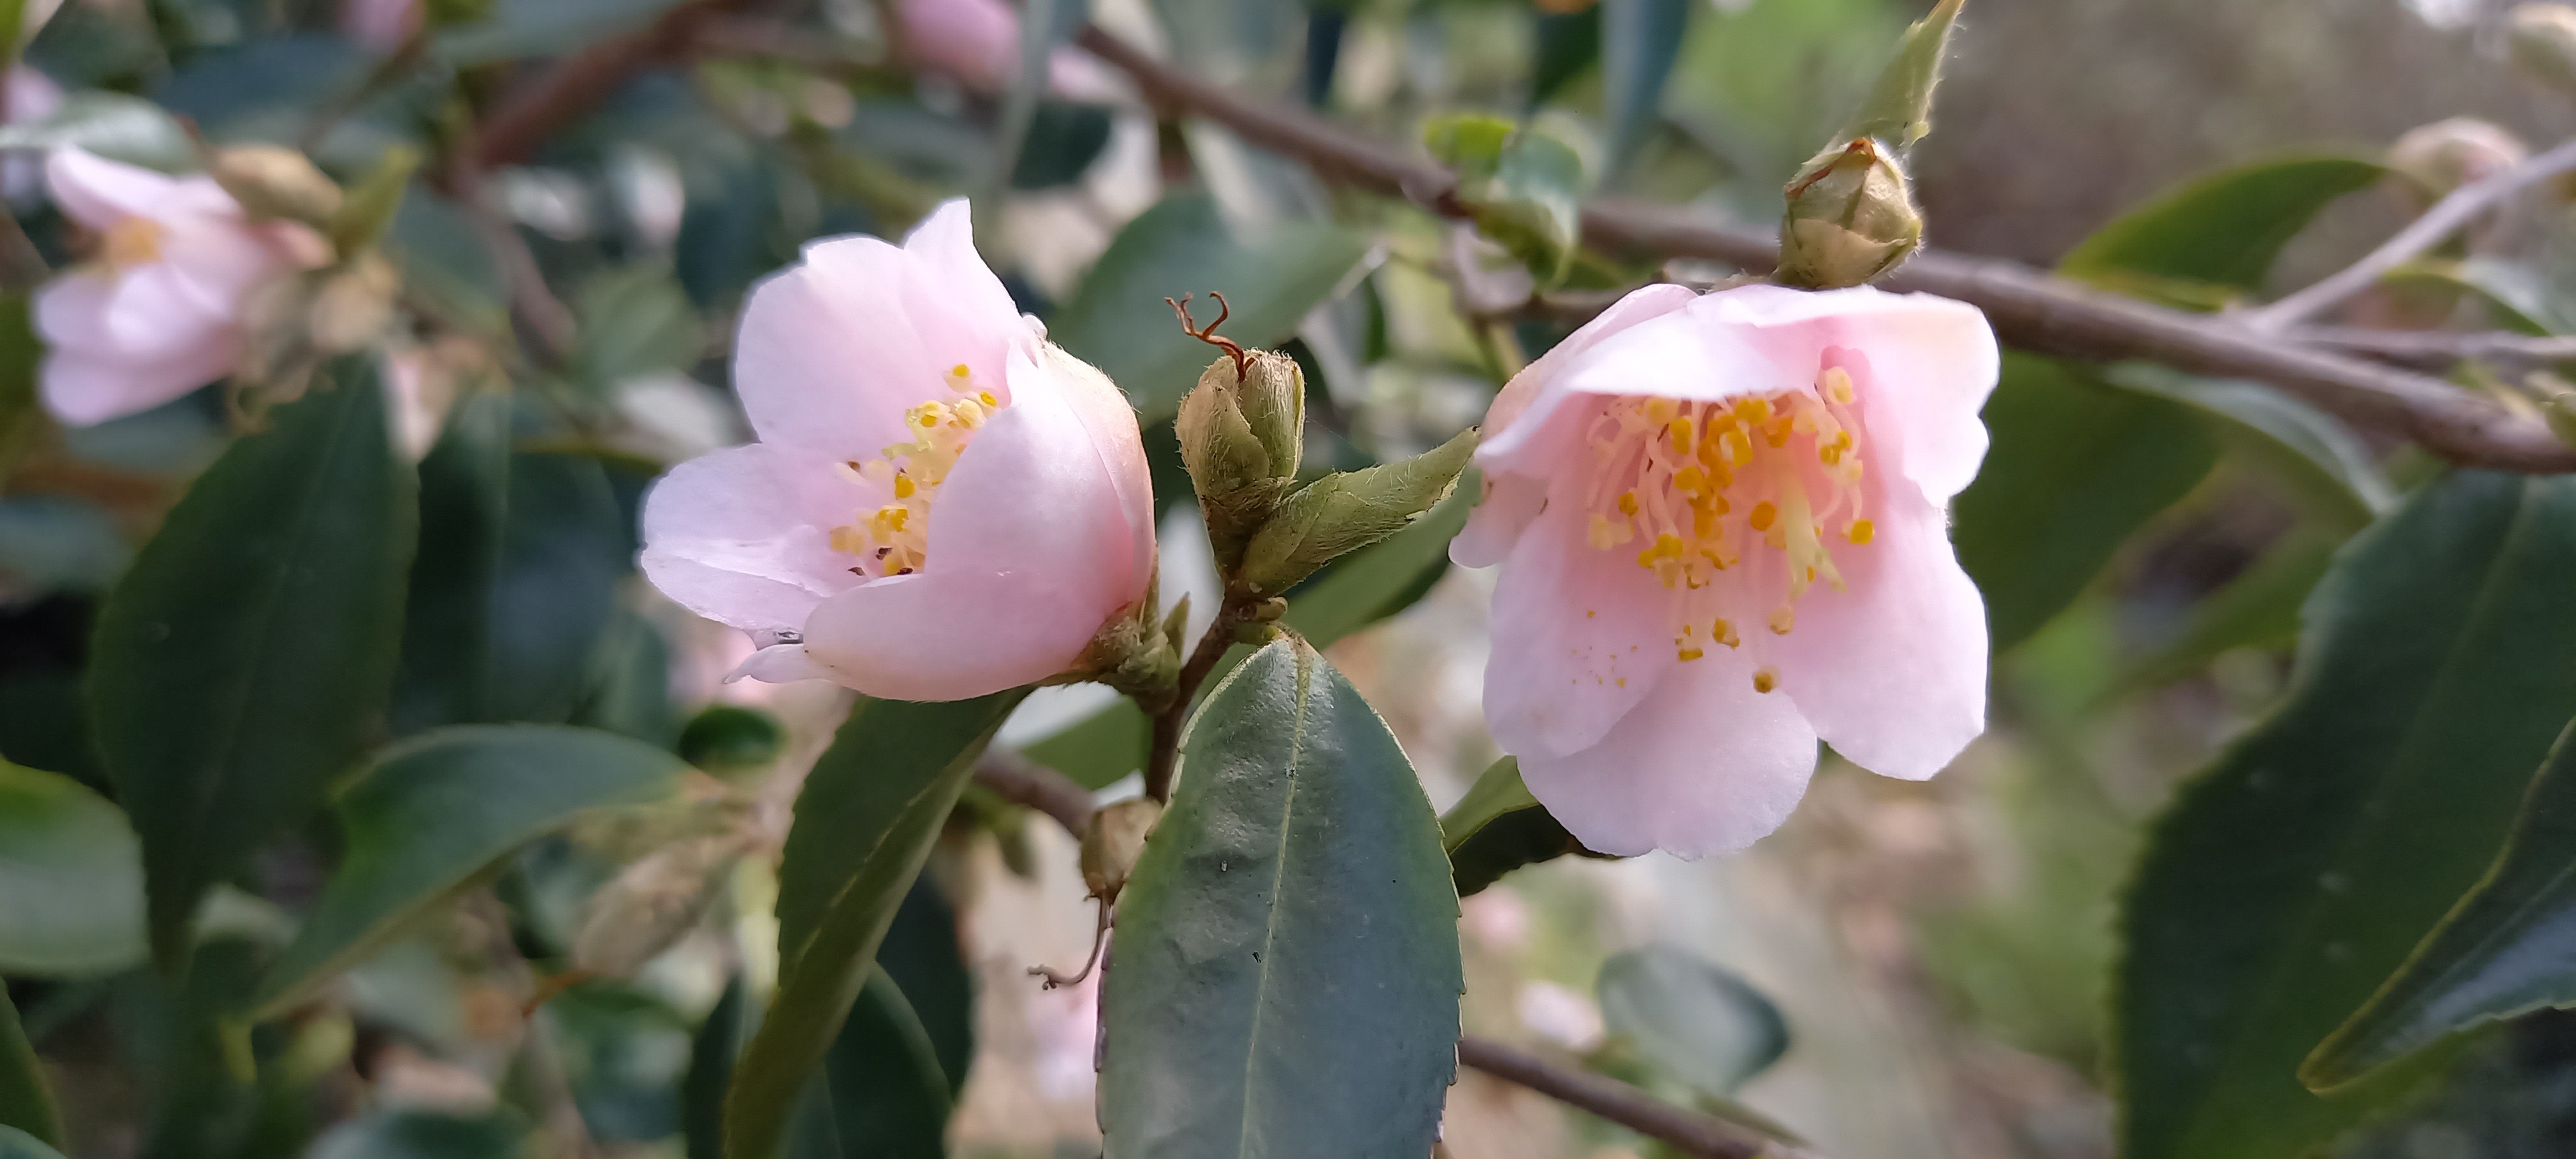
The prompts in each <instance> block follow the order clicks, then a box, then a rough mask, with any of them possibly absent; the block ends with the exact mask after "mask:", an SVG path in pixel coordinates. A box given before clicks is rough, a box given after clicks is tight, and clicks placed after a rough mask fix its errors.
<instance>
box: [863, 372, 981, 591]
mask: <svg viewBox="0 0 2576 1159" xmlns="http://www.w3.org/2000/svg"><path fill="white" fill-rule="evenodd" d="M943 385H945V386H946V387H947V388H948V391H949V393H950V395H951V396H952V397H949V398H946V399H932V400H930V401H929V402H925V403H922V404H921V405H919V406H916V407H913V408H911V409H910V410H907V411H905V412H903V421H904V429H905V430H907V431H909V432H911V433H912V436H913V437H912V440H911V441H910V442H902V443H896V444H894V445H893V446H890V447H887V448H886V449H885V451H884V452H883V453H882V454H881V455H879V456H878V457H877V458H874V459H870V460H868V461H867V462H865V463H862V462H859V461H858V460H856V459H853V460H851V461H849V462H847V463H844V464H842V465H841V469H842V470H844V471H848V472H850V474H851V475H852V476H853V477H856V478H858V479H862V480H865V481H867V482H870V483H874V484H876V485H878V486H880V487H883V488H885V489H886V490H887V491H889V492H891V493H892V494H893V495H894V502H892V503H887V504H885V505H883V506H880V507H878V508H877V509H876V510H874V511H862V512H860V513H859V517H858V519H857V520H856V521H855V522H852V523H849V524H846V525H844V526H840V527H835V528H833V529H832V550H834V551H839V552H845V553H848V554H850V555H855V556H857V557H859V563H858V566H856V567H853V568H851V569H850V571H851V572H852V573H854V574H857V575H862V576H866V577H867V578H869V579H877V578H880V577H883V576H890V575H910V574H912V573H913V572H916V571H919V570H921V565H922V563H923V561H924V560H925V559H926V558H927V557H928V555H929V548H930V501H931V500H932V499H935V498H937V497H938V495H939V485H940V484H941V483H944V482H946V481H947V479H948V472H950V471H951V470H954V469H955V468H956V466H957V457H958V456H959V455H962V454H965V453H966V444H967V443H968V442H969V441H971V440H972V439H973V438H974V437H975V430H976V428H978V427H981V426H983V425H984V424H985V422H986V421H988V420H990V419H991V418H992V417H993V412H995V411H998V410H1000V409H1002V407H1003V405H1004V404H1003V402H1002V400H1000V399H998V398H995V397H993V392H992V391H989V390H980V389H977V388H976V386H975V375H974V372H973V371H972V370H970V369H969V368H968V367H967V366H966V364H965V363H963V362H960V363H958V364H957V365H955V366H953V367H950V368H949V370H948V375H947V377H946V379H945V380H944V382H943Z"/></svg>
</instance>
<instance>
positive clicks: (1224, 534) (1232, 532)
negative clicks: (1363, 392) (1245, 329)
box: [1172, 303, 1306, 571]
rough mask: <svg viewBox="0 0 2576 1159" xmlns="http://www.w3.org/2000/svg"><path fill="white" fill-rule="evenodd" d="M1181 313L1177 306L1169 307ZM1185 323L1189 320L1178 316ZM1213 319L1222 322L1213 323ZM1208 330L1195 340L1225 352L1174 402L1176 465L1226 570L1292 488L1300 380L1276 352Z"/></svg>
mask: <svg viewBox="0 0 2576 1159" xmlns="http://www.w3.org/2000/svg"><path fill="white" fill-rule="evenodd" d="M1172 308H1173V309H1174V310H1175V311H1179V310H1181V306H1180V305H1179V304H1178V303H1174V305H1173V307H1172ZM1182 316H1183V318H1184V320H1185V323H1184V324H1185V325H1186V319H1187V317H1188V315H1187V314H1186V313H1184V314H1183V315H1182ZM1220 320H1222V319H1221V318H1220ZM1215 328H1216V324H1215V323H1210V324H1209V325H1208V326H1207V328H1206V329H1203V330H1202V329H1193V330H1191V331H1190V333H1191V334H1192V335H1193V336H1194V337H1198V338H1202V339H1205V340H1208V341H1211V342H1215V343H1217V344H1218V345H1221V346H1224V347H1225V348H1226V352H1225V353H1224V354H1223V355H1221V356H1219V357H1218V358H1217V359H1216V360H1215V361H1214V362H1210V363H1209V364H1208V368H1207V370H1206V371H1205V372H1204V373H1202V374H1200V375H1199V384H1198V386H1197V387H1196V388H1194V389H1192V390H1191V391H1190V393H1189V394H1188V395H1187V396H1185V397H1183V398H1182V399H1181V413H1180V417H1179V419H1178V422H1177V426H1176V428H1175V429H1176V430H1177V431H1178V433H1179V435H1180V442H1181V461H1182V463H1183V464H1185V465H1187V466H1188V467H1189V471H1190V482H1191V484H1192V485H1193V486H1194V487H1195V488H1196V489H1197V491H1198V497H1199V508H1200V510H1201V511H1202V512H1203V513H1205V515H1206V516H1207V526H1208V540H1209V543H1210V545H1211V546H1213V547H1214V548H1215V550H1216V559H1217V566H1218V567H1219V568H1221V569H1224V570H1227V571H1231V570H1233V568H1234V566H1235V565H1236V564H1237V563H1239V562H1240V561H1241V560H1242V558H1243V549H1244V545H1245V544H1246V543H1248V542H1249V541H1250V540H1251V538H1252V535H1253V533H1254V532H1255V531H1257V530H1259V529H1260V527H1261V525H1262V524H1263V523H1264V522H1265V521H1267V520H1268V519H1269V518H1270V512H1271V509H1272V508H1274V507H1276V506H1277V505H1278V503H1279V501H1280V499H1281V497H1283V496H1285V495H1286V494H1287V493H1288V492H1289V490H1290V489H1291V488H1293V487H1295V486H1296V482H1297V464H1298V461H1299V459H1300V458H1301V457H1302V456H1303V455H1304V453H1305V429H1306V376H1305V373H1304V372H1303V371H1301V370H1299V369H1298V367H1297V360H1296V359H1294V358H1290V357H1289V356H1287V355H1285V354H1280V353H1278V352H1276V351H1268V350H1261V351H1246V350H1244V349H1243V348H1241V347H1239V346H1236V345H1235V344H1233V343H1232V342H1229V341H1226V340H1224V339H1220V338H1217V337H1216V336H1215V334H1214V331H1215Z"/></svg>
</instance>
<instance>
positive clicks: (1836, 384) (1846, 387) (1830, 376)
mask: <svg viewBox="0 0 2576 1159" xmlns="http://www.w3.org/2000/svg"><path fill="white" fill-rule="evenodd" d="M1823 382H1824V387H1825V397H1826V398H1829V399H1832V400H1834V405H1836V406H1850V405H1851V401H1852V377H1851V372H1850V371H1848V370H1845V369H1843V368H1842V367H1839V366H1836V367H1830V368H1828V369H1827V370H1826V371H1825V373H1824V377H1823Z"/></svg>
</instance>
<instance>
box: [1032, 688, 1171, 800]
mask: <svg viewBox="0 0 2576 1159" xmlns="http://www.w3.org/2000/svg"><path fill="white" fill-rule="evenodd" d="M1152 728H1153V723H1152V722H1151V721H1148V720H1146V719H1145V713H1144V712H1143V710H1141V709H1139V708H1137V707H1136V702H1135V701H1132V700H1128V699H1126V698H1125V697H1120V698H1119V699H1118V700H1116V701H1114V702H1112V703H1111V704H1110V705H1109V707H1107V708H1103V709H1101V710H1100V711H1098V712H1095V713H1093V714H1091V715H1090V716H1088V717H1085V718H1083V719H1082V720H1081V721H1079V722H1077V723H1074V724H1070V725H1067V726H1065V727H1064V729H1063V730H1061V731H1059V732H1057V733H1055V734H1054V735H1052V736H1049V737H1047V738H1046V739H1044V740H1041V741H1038V742H1036V743H1034V744H1031V745H1029V746H1028V747H1027V748H1024V749H1022V750H1020V755H1022V756H1025V757H1027V758H1029V759H1030V760H1033V761H1036V762H1037V763H1039V764H1042V765H1045V766H1046V767H1048V768H1051V769H1054V770H1055V771H1057V772H1059V773H1063V774H1064V775H1066V776H1068V777H1071V778H1073V780H1074V783H1075V784H1078V785H1081V786H1082V787H1083V788H1086V789H1093V790H1098V789H1105V788H1108V787H1109V786H1110V785H1111V784H1113V783H1115V782H1116V781H1117V780H1118V778H1120V777H1124V776H1126V775H1127V774H1129V773H1132V772H1136V771H1137V770H1139V769H1142V768H1144V767H1145V748H1146V742H1147V741H1148V740H1149V739H1150V733H1151V731H1152Z"/></svg>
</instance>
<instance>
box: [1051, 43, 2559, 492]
mask: <svg viewBox="0 0 2576 1159" xmlns="http://www.w3.org/2000/svg"><path fill="white" fill-rule="evenodd" d="M1076 42H1077V43H1079V44H1080V45H1081V46H1082V47H1083V48H1085V49H1088V50H1089V51H1090V52H1091V54H1092V55H1094V56H1097V57H1099V58H1100V59H1101V60H1103V61H1106V62H1108V63H1109V64H1110V65H1112V66H1113V67H1116V68H1118V69H1119V70H1121V71H1123V72H1125V73H1127V74H1128V75H1129V76H1130V77H1132V78H1133V79H1134V80H1135V81H1136V83H1137V86H1138V87H1139V88H1141V89H1142V90H1143V91H1144V92H1145V94H1146V96H1147V97H1148V98H1149V99H1151V100H1153V101H1155V102H1156V103H1158V104H1162V105H1165V106H1169V107H1174V108H1181V109H1186V110H1188V111H1189V112H1191V113H1194V114H1196V115H1198V116H1202V117H1205V118H1207V119H1209V120H1211V121H1215V122H1217V123H1219V124H1222V125H1224V126H1226V127H1227V128H1229V129H1232V130H1233V131H1234V132H1235V133H1236V134H1237V135H1238V136H1241V137H1242V138H1244V139H1245V140H1246V141H1249V142H1251V143H1252V144H1255V145H1259V146H1262V147H1264V148H1267V149H1271V150H1274V151H1277V152H1280V153H1285V154H1288V155H1290V156H1294V157H1297V158H1300V159H1302V160H1304V161H1306V162H1307V163H1308V164H1309V165H1311V166H1313V167H1314V168H1315V169H1316V171H1317V172H1318V173H1320V174H1322V175H1324V176H1327V177H1331V178H1336V179H1339V180H1342V181H1344V182H1346V183H1348V184H1351V185H1355V186H1358V187H1361V188H1364V189H1371V190H1375V191H1377V192H1381V193H1387V194H1393V195H1396V196H1401V197H1405V198H1408V199H1411V200H1413V201H1415V202H1418V203H1420V204H1422V205H1424V206H1426V207H1428V208H1430V209H1432V210H1434V211H1436V212H1440V213H1443V214H1447V215H1450V216H1461V215H1463V212H1464V207H1463V206H1461V205H1460V204H1459V203H1458V200H1457V179H1456V177H1455V176H1454V175H1452V174H1451V173H1449V172H1448V171H1447V170H1445V169H1443V168H1441V167H1440V166H1438V165H1434V164H1432V163H1430V162H1429V161H1427V160H1423V159H1420V158H1417V157H1415V156H1413V155H1411V154H1409V153H1406V152H1404V151H1401V150H1397V149H1392V148H1389V147H1387V146H1384V145H1381V144H1378V143H1376V142H1373V141H1369V140H1367V139H1365V138H1362V137H1359V136H1356V135H1354V134H1352V133H1350V132H1348V131H1346V130H1344V129H1342V128H1340V127H1339V126H1336V125H1333V124H1331V123H1329V122H1326V121H1324V120H1321V119H1319V118H1317V117H1314V116H1312V115H1310V114H1307V113H1305V112H1303V111H1301V110H1297V109H1293V108H1288V107H1285V106H1275V105H1271V104H1267V103H1263V102H1258V101H1254V100H1251V99H1247V98H1245V97H1242V96H1238V95H1236V94H1235V93H1233V92H1230V91H1228V90H1226V89H1223V88H1220V87H1218V86H1215V85H1211V84H1208V83H1206V82H1204V81H1200V80H1198V79H1196V78H1193V77H1190V76H1187V75H1185V74H1183V73H1181V72H1179V71H1177V70H1174V69H1172V68H1170V67H1168V66H1166V65H1164V64H1163V63H1162V62H1160V61H1158V60H1155V59H1154V58H1152V57H1151V56H1148V55H1146V54H1145V53H1143V52H1142V51H1139V50H1138V49H1136V48H1135V47H1134V46H1132V45H1129V44H1127V43H1126V42H1124V41H1121V40H1119V39H1118V38H1116V37H1114V36H1111V35H1109V34H1108V33H1106V32H1103V31H1101V30H1100V29H1099V28H1096V27H1087V28H1084V29H1083V30H1082V31H1081V32H1080V33H1079V34H1078V35H1077V37H1076ZM1583 239H1584V241H1585V242H1586V243H1588V244H1592V245H1597V246H1601V247H1604V248H1607V249H1612V250H1620V251H1628V252H1633V253H1639V254H1649V255H1654V256H1658V257H1665V258H1673V257H1695V258H1705V259H1709V260H1713V261H1718V262H1723V263H1726V264H1728V265H1732V266H1736V267H1738V268H1741V269H1744V270H1748V271H1753V272H1767V271H1768V270H1769V269H1770V268H1771V266H1772V264H1773V263H1774V262H1775V261H1777V260H1778V257H1779V243H1778V240H1777V239H1776V238H1775V237H1774V236H1773V235H1772V234H1771V233H1770V232H1768V231H1755V230H1749V229H1740V228H1727V227H1720V226H1711V225H1706V224H1702V223H1700V222H1698V221H1695V220H1692V219H1691V218H1690V216H1689V215H1687V214H1686V213H1684V212H1682V211H1679V210H1675V209H1671V208H1668V207H1664V206H1658V205H1649V204H1646V203H1642V202H1635V201H1626V200H1619V199H1604V200H1601V201H1597V202H1595V203H1593V204H1592V205H1591V206H1590V207H1589V208H1587V209H1586V210H1585V211H1584V214H1583ZM1882 284H1883V285H1884V286H1886V288H1888V289H1891V290H1899V291H1909V290H1911V291H1922V292H1926V293H1933V294H1939V295H1941V296H1943V297H1947V298H1955V299H1958V300H1959V301H1963V302H1966V303H1968V304H1970V305H1973V306H1976V307H1977V308H1979V309H1981V310H1983V311H1985V314H1986V318H1987V320H1988V321H1989V322H1991V323H1992V324H1993V326H1994V328H1995V333H1996V336H1997V337H1999V338H2001V339H2002V340H2003V341H2005V342H2007V343H2009V344H2011V345H2013V346H2016V347H2019V348H2022V349H2026V350H2032V351H2036V352H2039V353H2044V354H2059V355H2067V356H2073V357H2084V358H2143V359H2148V360H2151V361H2156V362H2162V363H2165V364H2167V365H2170V366H2174V367H2177V368H2180V369H2183V370H2188V371H2192V372H2195V373H2201V374H2210V375H2216V376H2219V377H2226V378H2249V379H2256V380H2259V381H2262V382H2267V383H2270V384H2271V385H2272V386H2274V387H2276V388H2278V389H2280V390H2283V391H2285V392H2287V393H2290V394H2293V395H2297V396H2298V397H2300V398H2302V399H2305V400H2307V401H2308V402H2311V403H2314V404H2316V405H2317V406H2319V407H2320V408H2323V409H2324V410H2326V411H2328V412H2330V413H2333V414H2336V415H2339V416H2341V417H2342V418H2344V419H2346V420H2348V421H2350V422H2353V423H2356V424H2359V425H2362V426H2367V427H2372V428H2375V429H2379V430H2383V431H2389V432H2392V433H2396V434H2401V435H2404V436H2406V437H2408V438H2410V439H2413V440H2415V441H2416V442H2418V443H2421V444H2423V445H2424V447H2425V448H2426V449H2428V450H2431V451H2433V452H2434V453H2435V454H2438V455H2441V456H2442V457H2443V458H2446V459H2449V460H2451V461H2453V462H2456V463H2461V464H2464V465H2472V466H2482V467H2496V468H2502V469H2506V470H2515V471H2526V472H2535V473H2555V472H2563V471H2576V448H2570V447H2568V446H2566V445H2565V444H2563V443H2561V442H2559V441H2558V440H2557V439H2556V438H2555V437H2553V436H2552V435H2551V434H2550V433H2549V431H2548V430H2547V429H2546V428H2545V427H2543V426H2542V425H2541V424H2539V423H2537V422H2534V421H2531V420H2529V419H2525V418H2522V417H2519V416H2516V415H2514V414H2512V413H2510V412H2508V411H2506V410H2505V409H2504V408H2502V407H2500V406H2498V405H2496V404H2495V403H2493V402H2490V401H2488V400H2486V399H2484V398H2480V397H2478V396H2475V395H2472V394H2469V393H2467V392H2465V391H2461V390H2458V389H2456V388H2454V387H2452V386H2450V385H2449V384H2447V383H2444V382H2441V381H2439V380H2437V379H2432V378H2427V377H2424V376H2422V375H2419V374H2413V373H2409V372H2407V371H2404V370H2400V369H2396V368H2393V367H2389V366H2385V365H2380V364H2377V363H2373V362H2368V361H2365V360H2362V359H2358V358H2353V357H2350V356H2348V355H2344V354H2339V353H2334V352H2331V351H2327V350H2319V349H2314V348H2310V347H2304V346H2300V345H2297V344H2295V343H2293V342H2290V341H2288V340H2287V339H2285V338H2284V337H2281V336H2278V335H2271V334H2265V333H2261V332H2258V331H2256V330H2254V329H2252V328H2250V327H2247V326H2244V325H2241V324H2239V323H2236V322H2233V321H2230V320H2228V319H2224V318H2220V317H2214V316H2209V315H2198V314H2185V313H2182V312H2180V311H2176V310H2168V309H2165V308H2163V307H2159V306H2152V305H2148V304H2146V303H2143V302H2137V301H2132V300H2130V299H2126V298H2122V297H2118V296H2116V295H2113V294H2109V293H2106V292H2103V291H2100V290H2096V289H2093V288H2091V287H2088V286H2083V285H2079V284H2077V283H2074V282H2069V281H2066V280H2064V279H2060V278H2054V277H2050V276H2049V275H2047V274H2044V273H2040V272H2039V271H2036V270H2033V269H2031V268H2029V267H2027V266H2022V265H2019V264H2017V263H2013V262H2005V261H1996V260H1992V259H1985V258H1973V257H1965V256H1961V255H1956V254H1949V253H1942V252H1938V251H1932V250H1926V251H1924V252H1922V253H1918V254H1916V255H1915V257H1914V259H1913V260H1912V261H1910V262H1908V263H1906V265H1905V266H1904V267H1902V268H1901V269H1899V270H1898V271H1897V272H1896V273H1895V274H1893V275H1891V276H1890V277H1888V278H1887V279H1886V280H1885V281H1884V282H1883V283H1882Z"/></svg>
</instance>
